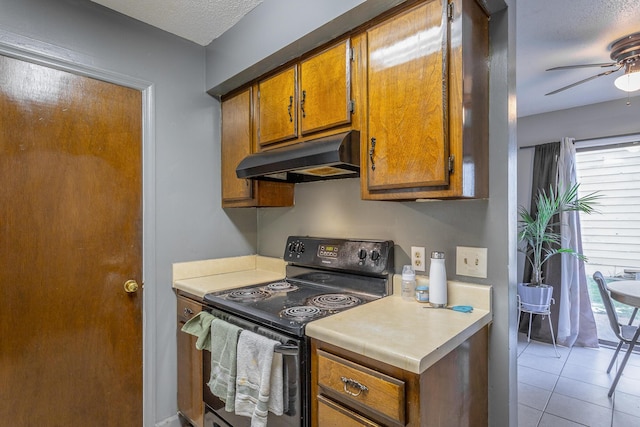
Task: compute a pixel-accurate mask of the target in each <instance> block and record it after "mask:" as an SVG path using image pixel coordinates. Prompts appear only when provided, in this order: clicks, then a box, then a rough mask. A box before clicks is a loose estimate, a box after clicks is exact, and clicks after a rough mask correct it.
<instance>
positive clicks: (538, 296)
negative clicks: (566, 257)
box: [518, 184, 599, 310]
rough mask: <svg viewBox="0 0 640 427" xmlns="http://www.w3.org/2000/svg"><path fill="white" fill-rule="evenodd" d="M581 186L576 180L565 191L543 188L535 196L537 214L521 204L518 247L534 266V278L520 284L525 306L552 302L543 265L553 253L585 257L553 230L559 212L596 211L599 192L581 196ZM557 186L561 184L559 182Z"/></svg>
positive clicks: (538, 305) (521, 298)
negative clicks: (595, 205) (545, 280)
mask: <svg viewBox="0 0 640 427" xmlns="http://www.w3.org/2000/svg"><path fill="white" fill-rule="evenodd" d="M578 187H579V184H575V185H573V186H571V187H569V188H567V189H564V190H562V191H560V190H558V189H553V188H551V187H550V188H549V191H548V192H547V191H544V190H542V191H540V192H539V193H538V196H537V199H536V207H537V212H536V213H535V214H532V213H531V212H529V211H528V210H527V209H526V208H524V207H522V206H521V207H520V208H519V211H518V213H519V216H520V221H519V225H518V240H519V242H520V248H519V251H520V252H523V253H524V254H525V255H526V258H527V260H528V262H529V263H530V264H531V267H532V275H531V282H529V283H520V284H518V295H519V296H520V300H521V303H522V305H523V308H525V309H531V310H536V309H540V308H541V307H548V306H549V303H550V301H551V296H552V294H553V287H552V286H550V285H548V284H544V283H543V277H542V266H543V265H544V263H545V262H547V261H548V260H549V259H550V258H551V257H552V256H554V255H556V254H559V253H566V254H570V255H572V256H575V257H577V258H579V259H581V260H586V257H585V256H584V255H583V254H581V253H578V252H576V251H575V250H573V249H570V248H562V247H561V246H560V243H561V235H560V233H557V232H555V231H554V230H553V227H554V226H555V225H557V224H559V222H558V221H559V219H558V217H557V215H558V214H561V213H562V212H566V211H578V212H584V213H587V214H590V213H592V212H594V208H593V205H594V204H595V202H596V199H597V198H598V197H599V196H598V195H597V194H596V193H591V194H588V195H586V196H584V197H578ZM558 188H562V186H561V185H559V186H558ZM560 227H562V224H560Z"/></svg>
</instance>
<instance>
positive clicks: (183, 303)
mask: <svg viewBox="0 0 640 427" xmlns="http://www.w3.org/2000/svg"><path fill="white" fill-rule="evenodd" d="M177 300H178V307H177V315H178V321H179V322H183V323H186V322H187V321H188V320H189V319H191V318H192V317H193V316H195V315H196V314H198V313H200V312H201V311H202V305H201V304H199V303H197V302H196V301H191V300H189V299H186V298H184V297H181V296H178V297H177Z"/></svg>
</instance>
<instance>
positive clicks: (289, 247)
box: [287, 242, 294, 252]
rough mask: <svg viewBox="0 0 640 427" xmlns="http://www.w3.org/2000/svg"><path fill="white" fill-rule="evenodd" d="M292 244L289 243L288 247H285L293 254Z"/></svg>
mask: <svg viewBox="0 0 640 427" xmlns="http://www.w3.org/2000/svg"><path fill="white" fill-rule="evenodd" d="M293 246H294V245H293V242H289V245H288V246H287V249H288V250H289V252H293Z"/></svg>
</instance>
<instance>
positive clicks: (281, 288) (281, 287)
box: [265, 280, 298, 292]
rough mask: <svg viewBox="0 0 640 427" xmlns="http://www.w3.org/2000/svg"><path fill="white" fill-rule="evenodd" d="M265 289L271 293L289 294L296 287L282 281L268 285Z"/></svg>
mask: <svg viewBox="0 0 640 427" xmlns="http://www.w3.org/2000/svg"><path fill="white" fill-rule="evenodd" d="M265 289H266V290H268V291H272V292H289V291H295V290H296V289H298V287H297V286H296V285H292V284H291V283H289V282H286V281H284V280H283V281H281V282H274V283H269V284H268V285H267V286H266V287H265Z"/></svg>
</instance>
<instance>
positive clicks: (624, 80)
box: [614, 70, 640, 92]
mask: <svg viewBox="0 0 640 427" xmlns="http://www.w3.org/2000/svg"><path fill="white" fill-rule="evenodd" d="M614 84H615V85H616V87H617V88H618V89H620V90H624V91H625V92H635V91H636V90H640V70H639V71H635V72H632V73H630V72H625V73H624V75H622V76H620V77H618V78H617V79H616V80H615V82H614Z"/></svg>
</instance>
